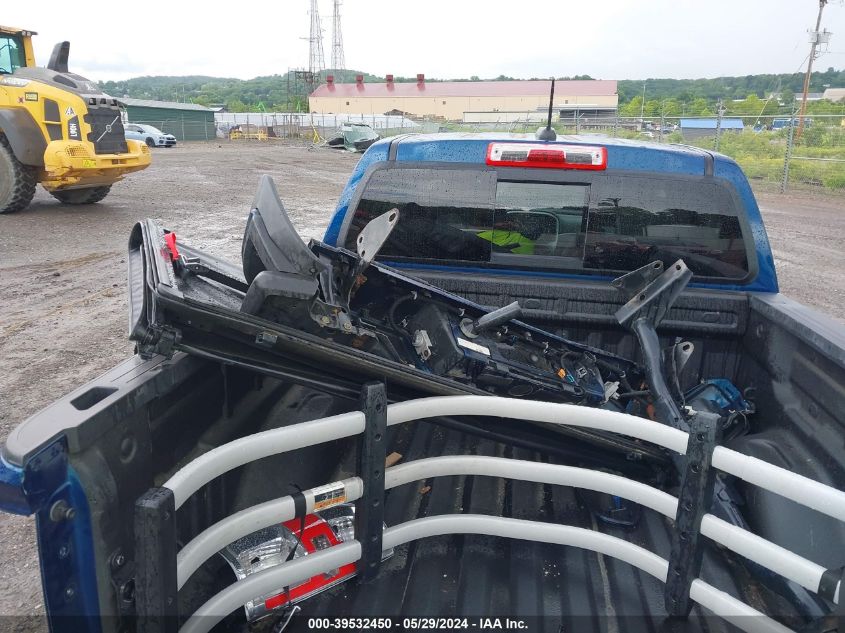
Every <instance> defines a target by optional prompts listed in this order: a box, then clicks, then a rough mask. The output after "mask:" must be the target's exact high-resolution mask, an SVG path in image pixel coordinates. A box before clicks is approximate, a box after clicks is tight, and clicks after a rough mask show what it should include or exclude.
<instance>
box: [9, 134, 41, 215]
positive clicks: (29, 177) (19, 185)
mask: <svg viewBox="0 0 845 633" xmlns="http://www.w3.org/2000/svg"><path fill="white" fill-rule="evenodd" d="M37 182H38V177H37V172H36V170H35V168H34V167H30V166H29V165H24V164H23V163H21V162H20V161H19V160H18V159H17V158H16V157H15V155H14V154H13V153H12V148H11V147H9V142H8V141H7V140H6V137H5V136H4V135H3V134H0V213H14V212H15V211H20V210H21V209H25V208H26V207H27V206H29V203H30V202H32V196H34V195H35V185H36V184H37Z"/></svg>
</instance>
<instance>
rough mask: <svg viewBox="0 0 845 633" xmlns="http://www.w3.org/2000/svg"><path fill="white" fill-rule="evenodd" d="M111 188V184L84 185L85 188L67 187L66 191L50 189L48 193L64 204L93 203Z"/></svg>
mask: <svg viewBox="0 0 845 633" xmlns="http://www.w3.org/2000/svg"><path fill="white" fill-rule="evenodd" d="M110 190H111V185H106V186H105V187H86V188H85V189H68V190H67V191H62V190H61V189H60V190H59V191H51V192H50V195H51V196H53V197H54V198H55V199H56V200H59V201H60V202H64V203H65V204H94V203H95V202H99V201H100V200H102V199H103V198H105V197H106V196H107V195H109V191H110Z"/></svg>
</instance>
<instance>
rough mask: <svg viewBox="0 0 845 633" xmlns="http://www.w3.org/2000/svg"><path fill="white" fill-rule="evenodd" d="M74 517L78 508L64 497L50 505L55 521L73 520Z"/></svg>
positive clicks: (51, 514) (52, 518)
mask: <svg viewBox="0 0 845 633" xmlns="http://www.w3.org/2000/svg"><path fill="white" fill-rule="evenodd" d="M74 517H76V510H75V509H74V508H73V507H71V506H69V505H68V503H67V501H65V500H64V499H59V500H58V501H56V502H55V503H54V504H53V505H52V506H50V520H51V521H53V522H54V523H60V522H61V521H73V519H74Z"/></svg>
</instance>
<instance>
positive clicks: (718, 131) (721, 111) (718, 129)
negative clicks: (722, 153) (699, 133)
mask: <svg viewBox="0 0 845 633" xmlns="http://www.w3.org/2000/svg"><path fill="white" fill-rule="evenodd" d="M723 114H725V108H723V107H722V100H721V99H719V102H718V103H717V104H716V139H715V141H714V142H713V151H715V152H718V151H719V137H720V136H722V115H723Z"/></svg>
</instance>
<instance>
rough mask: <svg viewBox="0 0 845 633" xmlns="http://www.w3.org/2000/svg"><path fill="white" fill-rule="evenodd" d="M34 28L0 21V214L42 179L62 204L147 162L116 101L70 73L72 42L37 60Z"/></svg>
mask: <svg viewBox="0 0 845 633" xmlns="http://www.w3.org/2000/svg"><path fill="white" fill-rule="evenodd" d="M33 35H35V33H33V32H32V31H26V30H22V29H15V28H9V27H4V26H0V213H9V212H12V211H19V210H21V209H24V208H25V207H26V206H27V205H28V204H29V203H30V201H31V200H32V196H33V195H34V194H35V185H36V184H37V183H41V185H42V186H43V187H44V189H46V190H47V191H48V192H49V193H50V194H52V195H53V196H54V197H55V198H57V199H58V200H60V201H62V202H64V203H66V204H90V203H92V202H99V201H100V200H102V199H103V198H105V197H106V195H108V192H109V189H110V188H111V186H112V184H114V183H115V182H117V181H118V180H120V179H122V178H123V177H124V176H125V175H126V174H128V173H130V172H133V171H138V170H140V169H144V168H145V167H147V165H149V164H150V159H151V156H150V150H149V148H148V147H147V146H146V145H144V144H143V143H140V142H139V141H133V140H126V138H125V137H124V134H123V123H122V121H121V111H120V104H119V102H118V101H117V100H116V99H114V98H112V97H110V96H108V95H106V94H103V92H102V91H101V90H100V89H99V87H98V86H97V84H96V83H95V82H93V81H89V80H88V79H85V78H84V77H80V76H79V75H75V74H73V73H71V72H68V66H67V60H68V52H69V50H70V44H69V43H68V42H61V43H59V44H57V45H56V47H55V48H54V49H53V54H52V55H51V56H50V63H49V64H47V67H46V68H37V67H36V66H35V57H34V55H33V52H32V36H33Z"/></svg>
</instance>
